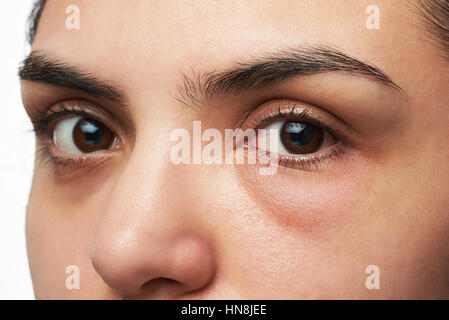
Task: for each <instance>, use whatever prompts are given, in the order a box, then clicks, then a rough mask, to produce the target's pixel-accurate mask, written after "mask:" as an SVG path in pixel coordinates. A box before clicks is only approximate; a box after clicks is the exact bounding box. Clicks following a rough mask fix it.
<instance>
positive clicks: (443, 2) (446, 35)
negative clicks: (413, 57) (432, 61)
mask: <svg viewBox="0 0 449 320" xmlns="http://www.w3.org/2000/svg"><path fill="white" fill-rule="evenodd" d="M416 8H417V9H418V12H419V13H420V16H421V17H422V18H423V19H424V20H425V22H426V23H425V26H426V29H427V30H428V31H429V32H430V33H431V35H432V38H433V39H434V41H435V42H436V44H437V45H438V46H439V47H440V48H441V49H442V50H443V52H444V53H445V56H446V57H447V58H449V0H419V1H418V4H417V5H416Z"/></svg>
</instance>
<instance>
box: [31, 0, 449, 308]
mask: <svg viewBox="0 0 449 320" xmlns="http://www.w3.org/2000/svg"><path fill="white" fill-rule="evenodd" d="M372 2H373V1H371V0H370V1H360V0H346V1H289V0H285V1H268V0H267V1H220V2H214V3H212V2H207V1H194V2H191V1H188V2H187V1H151V2H150V1H126V3H125V1H106V0H96V1H85V0H77V1H76V5H78V6H79V8H80V12H81V28H80V29H79V30H68V29H66V28H65V27H64V23H65V19H66V17H67V15H66V14H65V8H66V7H67V6H68V5H70V4H73V3H74V1H72V0H71V1H63V0H60V1H52V0H49V1H48V3H47V5H46V7H45V10H44V12H43V14H42V18H41V22H40V25H39V30H38V32H37V35H36V39H35V42H34V44H33V47H32V50H41V51H45V52H47V53H51V55H52V56H55V57H59V58H61V59H63V60H64V61H66V62H69V63H70V64H71V65H75V66H77V67H79V68H81V69H82V70H86V71H88V72H91V73H93V74H95V75H97V76H98V77H99V78H101V79H108V80H109V81H111V82H113V83H116V84H119V86H120V87H121V88H122V90H123V92H124V93H126V95H127V96H128V97H129V101H128V102H127V103H126V106H119V105H118V104H116V103H113V102H110V101H106V100H104V99H102V98H97V97H91V96H88V95H86V94H83V93H80V92H76V91H74V90H69V89H63V88H59V87H57V86H50V85H46V84H42V83H35V82H31V81H22V95H23V101H24V105H25V108H26V110H27V112H28V114H29V115H30V117H31V118H33V117H34V115H35V114H36V110H41V111H45V108H46V107H48V106H51V105H55V104H57V103H58V102H61V101H68V100H70V99H78V100H81V101H93V102H94V103H95V105H96V106H100V108H105V109H107V110H112V111H111V113H112V114H113V115H114V117H115V118H118V119H120V123H121V128H120V130H121V132H122V135H121V136H120V138H121V139H122V140H123V141H122V147H121V148H120V149H119V150H116V151H114V152H113V154H112V155H111V156H110V157H108V158H107V160H105V161H97V162H95V161H94V162H93V163H91V164H89V165H87V166H84V167H81V168H78V169H76V170H72V169H61V168H59V169H58V168H55V167H54V165H53V164H49V163H48V161H45V159H43V158H45V156H44V155H42V154H38V155H37V157H36V163H35V171H34V179H33V186H32V190H31V195H30V199H29V205H28V210H27V225H26V234H27V246H28V256H29V263H30V268H31V274H32V279H33V284H34V290H35V294H36V297H37V298H39V299H55V298H57V299H61V298H66V299H78V298H88V299H91V298H94V299H97V298H98V299H122V298H127V299H130V298H131V299H136V298H137V299H158V298H181V299H184V298H187V299H197V298H200V299H228V298H232V299H240V298H242V299H267V298H269V299H291V298H293V299H315V298H320V299H329V298H337V299H340V298H349V299H381V298H387V299H388V298H399V299H403V298H412V299H421V298H437V299H445V298H449V234H448V233H447V230H448V228H449V215H448V213H449V212H448V207H449V194H448V192H447V191H448V190H449V161H448V160H449V149H448V148H447V137H448V135H449V112H448V111H449V109H448V106H449V90H448V84H449V76H448V73H447V72H446V70H447V67H448V64H447V63H448V62H447V61H445V60H444V59H443V58H442V54H441V51H440V49H438V48H437V47H436V46H435V45H434V44H433V43H432V41H429V39H430V35H429V34H428V33H427V32H425V31H424V30H423V29H422V28H418V25H419V24H420V23H421V22H420V21H419V20H418V17H417V15H416V14H415V13H414V12H413V11H412V9H411V8H410V6H408V5H407V4H406V2H402V1H391V0H385V1H375V2H376V5H378V6H379V8H380V14H381V20H380V23H381V26H380V30H368V29H367V28H365V20H366V17H367V14H366V13H365V8H366V7H367V6H368V5H370V4H373V3H372ZM306 43H312V44H329V45H333V46H336V47H338V48H340V49H341V50H342V51H344V52H346V53H349V54H350V55H351V56H353V57H357V59H359V60H362V61H367V62H369V63H371V64H374V65H376V66H378V67H379V68H380V69H382V70H383V71H384V72H385V73H387V74H388V75H389V76H390V77H391V79H393V81H395V83H397V84H398V85H399V86H400V87H401V88H402V89H403V90H404V92H405V93H406V95H404V94H401V93H400V92H399V91H397V90H394V89H392V88H389V87H387V86H385V85H383V84H381V83H379V82H376V81H372V80H369V79H366V78H364V77H360V76H356V75H351V74H348V73H344V72H329V73H323V74H319V75H313V76H308V77H297V78H293V79H289V80H288V81H284V82H281V83H278V84H276V85H272V86H268V87H265V88H263V89H260V90H252V91H250V92H243V93H241V94H236V95H233V94H225V95H223V96H221V97H219V98H215V99H212V100H211V101H207V102H204V103H201V105H200V108H190V107H188V106H186V105H185V104H183V103H180V102H179V101H177V100H176V99H174V98H173V96H174V95H175V94H176V93H177V88H178V87H179V83H180V78H179V73H180V72H187V71H188V70H190V69H191V68H194V69H195V70H201V71H208V70H223V69H226V68H229V67H231V66H233V65H235V63H236V61H245V60H247V58H248V57H249V56H252V55H260V54H261V53H264V52H272V51H274V50H277V49H279V48H282V47H298V46H299V47H301V46H303V45H304V44H306ZM274 99H288V101H293V102H296V103H309V104H312V105H313V106H314V108H313V111H311V112H312V113H313V114H317V113H320V114H322V115H324V116H325V117H327V118H331V117H333V116H335V117H338V119H341V120H343V121H339V122H338V125H337V126H338V127H339V129H340V130H343V131H344V130H346V131H348V132H349V130H347V128H348V127H349V126H350V127H352V128H354V129H355V130H356V131H357V132H358V134H353V133H348V134H347V140H348V143H349V144H350V145H351V147H352V150H353V152H351V153H348V154H345V155H344V156H341V157H339V158H338V159H333V160H329V161H327V162H326V163H325V164H323V165H322V166H320V167H319V168H315V169H314V168H310V169H309V170H303V169H294V168H283V167H280V168H279V170H278V172H277V173H276V174H275V175H272V176H261V175H260V174H258V171H257V166H248V165H243V166H230V165H204V164H203V165H175V164H173V163H172V162H170V158H169V153H170V148H171V147H172V146H173V142H170V141H169V139H168V137H169V135H170V132H171V131H172V130H174V129H176V128H186V129H187V130H189V131H191V130H192V121H193V120H201V121H202V126H203V130H204V129H206V128H218V129H220V130H221V131H223V130H224V129H225V128H234V127H235V126H236V124H237V123H238V122H239V121H241V120H242V118H243V115H244V114H245V112H247V111H248V109H249V107H250V106H253V105H254V104H260V105H261V106H262V105H263V104H264V103H265V104H266V105H268V106H269V105H270V101H273V100H274ZM346 131H345V132H346ZM40 143H41V142H40V141H37V146H39V145H40ZM68 265H77V266H78V267H79V269H80V289H79V290H68V289H67V288H66V287H65V281H66V278H67V276H68V275H67V274H66V273H65V270H66V267H67V266H68ZM369 265H376V266H378V267H379V269H380V286H381V287H380V289H379V290H368V289H367V288H366V286H365V280H366V278H367V277H368V276H369V275H368V274H366V273H365V269H366V268H367V266H369Z"/></svg>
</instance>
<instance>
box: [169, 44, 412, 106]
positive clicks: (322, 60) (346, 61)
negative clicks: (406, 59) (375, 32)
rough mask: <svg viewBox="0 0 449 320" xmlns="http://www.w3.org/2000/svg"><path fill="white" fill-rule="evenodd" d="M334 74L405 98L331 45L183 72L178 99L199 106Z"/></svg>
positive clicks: (384, 78)
mask: <svg viewBox="0 0 449 320" xmlns="http://www.w3.org/2000/svg"><path fill="white" fill-rule="evenodd" d="M332 71H343V72H347V73H350V74H353V75H358V76H362V77H365V78H368V79H371V80H374V81H377V82H379V83H382V84H384V85H386V86H388V87H391V88H393V89H395V90H397V91H399V92H400V93H401V94H403V95H405V96H406V93H405V91H404V90H403V89H402V88H401V87H399V86H398V85H397V84H396V83H394V82H393V81H392V80H391V78H390V77H389V76H388V75H387V74H386V73H384V72H383V71H381V70H380V69H379V68H378V67H376V66H374V65H370V64H368V63H365V62H362V61H360V60H357V59H356V58H353V57H351V56H349V55H347V54H345V53H343V52H342V51H340V50H339V49H336V48H333V47H330V46H311V47H306V48H302V49H286V50H280V51H278V52H275V53H271V54H266V55H264V56H262V57H260V58H252V59H251V60H250V61H249V62H240V63H237V64H236V67H234V68H231V69H228V70H225V71H221V72H215V71H209V72H202V73H199V72H196V71H195V70H193V69H192V70H191V72H189V73H182V74H181V76H182V85H181V86H180V87H179V88H178V93H179V96H177V97H176V99H177V100H178V101H180V102H182V103H184V104H194V105H198V104H200V103H201V101H202V100H203V99H210V98H213V97H215V96H217V95H220V94H225V93H234V94H239V93H242V92H243V91H247V90H253V89H261V88H263V87H266V86H269V85H273V84H276V83H278V82H281V81H283V80H286V79H288V78H292V77H296V76H308V75H314V74H319V73H326V72H332Z"/></svg>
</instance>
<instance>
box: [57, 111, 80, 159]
mask: <svg viewBox="0 0 449 320" xmlns="http://www.w3.org/2000/svg"><path fill="white" fill-rule="evenodd" d="M80 119H81V117H72V118H67V119H63V120H61V121H59V122H58V123H57V124H56V126H55V128H54V131H53V143H54V144H55V146H56V147H57V148H58V149H59V150H61V151H62V152H64V153H67V154H79V153H83V152H82V151H81V150H80V149H78V148H77V146H76V145H75V142H74V141H73V129H74V128H75V126H76V124H77V123H78V121H79V120H80Z"/></svg>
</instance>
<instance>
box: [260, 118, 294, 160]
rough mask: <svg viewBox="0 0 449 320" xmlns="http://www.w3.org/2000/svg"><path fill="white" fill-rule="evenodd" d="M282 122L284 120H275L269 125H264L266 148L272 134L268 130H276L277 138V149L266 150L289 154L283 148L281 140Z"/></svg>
mask: <svg viewBox="0 0 449 320" xmlns="http://www.w3.org/2000/svg"><path fill="white" fill-rule="evenodd" d="M284 123H285V120H284V121H276V122H274V123H272V124H270V125H269V126H267V127H265V130H266V132H267V135H266V146H267V148H269V146H270V137H271V136H273V135H272V134H270V130H276V132H277V134H276V136H277V139H279V141H278V142H277V148H278V150H277V151H275V150H267V151H269V152H276V153H279V154H291V153H290V152H289V151H288V150H287V149H285V147H284V144H283V143H282V141H281V129H282V126H283V125H284Z"/></svg>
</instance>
